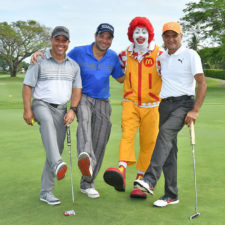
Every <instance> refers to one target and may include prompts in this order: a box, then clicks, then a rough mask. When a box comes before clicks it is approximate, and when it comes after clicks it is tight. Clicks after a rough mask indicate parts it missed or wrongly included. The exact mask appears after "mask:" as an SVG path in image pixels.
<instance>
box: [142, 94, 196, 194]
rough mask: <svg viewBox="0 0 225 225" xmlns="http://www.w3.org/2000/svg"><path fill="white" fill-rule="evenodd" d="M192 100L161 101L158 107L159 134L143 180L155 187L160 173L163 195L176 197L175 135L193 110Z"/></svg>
mask: <svg viewBox="0 0 225 225" xmlns="http://www.w3.org/2000/svg"><path fill="white" fill-rule="evenodd" d="M193 105H194V99H193V98H188V99H186V98H184V99H182V100H178V101H176V100H174V101H166V100H163V101H162V102H161V103H160V106H159V114H160V121H159V133H158V137H157V140H156V145H155V149H154V152H153V155H152V159H151V163H150V166H149V167H148V169H147V171H146V172H145V175H144V178H145V179H147V180H148V181H149V183H150V184H151V185H152V186H153V187H155V186H156V183H157V181H158V179H159V178H160V175H161V172H162V170H163V174H164V177H165V195H166V196H169V197H171V198H176V197H178V188H177V151H178V149H177V134H178V132H179V131H180V130H181V129H182V127H183V126H184V119H185V117H186V115H187V113H188V112H189V111H190V110H191V109H192V108H193Z"/></svg>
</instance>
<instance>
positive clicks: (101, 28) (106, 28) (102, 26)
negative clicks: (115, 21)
mask: <svg viewBox="0 0 225 225" xmlns="http://www.w3.org/2000/svg"><path fill="white" fill-rule="evenodd" d="M104 32H109V33H110V34H111V35H112V36H113V37H114V27H113V26H112V25H110V24H108V23H101V24H100V25H99V26H98V27H97V31H96V34H101V33H104Z"/></svg>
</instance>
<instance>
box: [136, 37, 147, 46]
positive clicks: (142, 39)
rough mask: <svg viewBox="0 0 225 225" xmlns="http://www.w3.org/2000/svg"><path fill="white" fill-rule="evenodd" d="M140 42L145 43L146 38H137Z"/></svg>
mask: <svg viewBox="0 0 225 225" xmlns="http://www.w3.org/2000/svg"><path fill="white" fill-rule="evenodd" d="M136 40H137V43H138V44H143V43H144V42H145V38H143V37H139V38H137V39H136Z"/></svg>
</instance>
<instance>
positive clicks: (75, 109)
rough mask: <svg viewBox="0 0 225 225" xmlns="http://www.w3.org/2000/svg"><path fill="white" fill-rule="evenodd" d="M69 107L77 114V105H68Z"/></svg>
mask: <svg viewBox="0 0 225 225" xmlns="http://www.w3.org/2000/svg"><path fill="white" fill-rule="evenodd" d="M70 109H72V110H73V111H74V113H75V114H77V107H75V106H70Z"/></svg>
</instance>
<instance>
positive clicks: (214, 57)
mask: <svg viewBox="0 0 225 225" xmlns="http://www.w3.org/2000/svg"><path fill="white" fill-rule="evenodd" d="M183 12H184V16H183V17H182V18H180V21H179V22H180V23H181V25H182V28H183V33H184V37H185V40H186V42H187V44H188V47H190V48H192V49H194V50H196V51H198V53H199V54H200V56H201V59H202V62H203V67H204V68H206V69H223V70H225V5H224V0H200V1H199V2H198V3H195V2H189V3H187V4H186V5H185V8H184V9H183ZM50 30H51V29H50V28H48V27H45V26H42V25H40V24H39V23H38V22H36V21H34V20H28V21H17V22H13V23H11V24H8V23H7V22H0V70H1V69H2V70H9V71H10V75H11V76H12V77H14V76H16V74H17V72H18V71H20V70H21V68H22V67H23V68H25V69H26V68H27V67H28V64H26V63H25V62H24V59H26V58H27V57H29V56H31V55H32V54H33V53H34V52H36V51H38V50H39V51H44V50H45V49H46V48H47V47H49V35H50Z"/></svg>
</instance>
